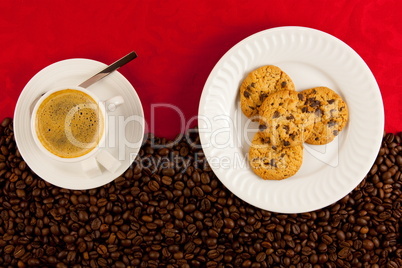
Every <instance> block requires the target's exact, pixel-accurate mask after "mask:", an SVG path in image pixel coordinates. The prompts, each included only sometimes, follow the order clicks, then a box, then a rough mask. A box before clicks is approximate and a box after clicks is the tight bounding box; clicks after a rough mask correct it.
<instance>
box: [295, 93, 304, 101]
mask: <svg viewBox="0 0 402 268" xmlns="http://www.w3.org/2000/svg"><path fill="white" fill-rule="evenodd" d="M297 97H298V98H299V100H301V101H302V100H304V95H303V94H302V93H298V94H297Z"/></svg>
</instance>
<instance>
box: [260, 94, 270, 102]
mask: <svg viewBox="0 0 402 268" xmlns="http://www.w3.org/2000/svg"><path fill="white" fill-rule="evenodd" d="M267 97H268V94H267V93H262V94H261V95H260V101H261V102H263V101H264V100H265V99H266V98H267Z"/></svg>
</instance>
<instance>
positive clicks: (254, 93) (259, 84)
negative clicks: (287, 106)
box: [240, 65, 295, 121]
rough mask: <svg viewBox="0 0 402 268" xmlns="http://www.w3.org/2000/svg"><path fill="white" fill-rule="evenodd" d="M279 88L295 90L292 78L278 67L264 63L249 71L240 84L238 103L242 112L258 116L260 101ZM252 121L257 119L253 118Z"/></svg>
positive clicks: (249, 115)
mask: <svg viewBox="0 0 402 268" xmlns="http://www.w3.org/2000/svg"><path fill="white" fill-rule="evenodd" d="M279 90H295V86H294V84H293V81H292V79H290V77H289V76H288V75H287V74H286V73H285V72H283V71H282V70H281V69H280V68H279V67H277V66H274V65H266V66H262V67H259V68H258V69H256V70H254V71H252V72H250V73H249V74H248V75H247V77H246V78H245V79H244V80H243V82H242V84H241V85H240V103H241V109H242V111H243V113H244V114H245V115H246V116H247V117H249V118H252V117H255V116H258V113H259V110H260V106H261V104H262V102H263V101H264V100H265V98H266V97H268V95H269V94H271V93H273V92H276V91H279ZM253 121H258V119H256V118H253Z"/></svg>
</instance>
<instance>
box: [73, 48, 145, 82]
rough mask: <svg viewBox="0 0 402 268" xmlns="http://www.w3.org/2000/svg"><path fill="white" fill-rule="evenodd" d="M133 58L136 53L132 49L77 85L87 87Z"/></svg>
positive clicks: (135, 56)
mask: <svg viewBox="0 0 402 268" xmlns="http://www.w3.org/2000/svg"><path fill="white" fill-rule="evenodd" d="M135 58H137V54H136V53H135V52H134V51H132V52H130V53H128V54H127V55H126V56H124V57H123V58H121V59H119V60H117V61H116V62H114V63H112V64H111V65H109V66H108V67H106V68H105V69H103V70H102V71H100V72H99V73H97V74H95V75H94V76H92V77H90V78H88V79H87V80H85V81H84V82H82V83H81V84H79V86H80V87H83V88H87V87H89V86H90V85H92V84H93V83H95V82H97V81H99V80H101V79H102V78H104V77H105V76H108V75H109V74H111V73H112V72H113V71H115V70H117V69H119V68H120V67H121V66H123V65H125V64H127V63H129V62H130V61H132V60H133V59H135Z"/></svg>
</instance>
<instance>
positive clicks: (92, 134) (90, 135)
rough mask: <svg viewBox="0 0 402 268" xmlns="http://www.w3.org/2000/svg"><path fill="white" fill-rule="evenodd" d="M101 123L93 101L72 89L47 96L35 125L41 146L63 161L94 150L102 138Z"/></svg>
mask: <svg viewBox="0 0 402 268" xmlns="http://www.w3.org/2000/svg"><path fill="white" fill-rule="evenodd" d="M66 122H67V124H66ZM103 124H104V122H103V117H102V115H101V113H100V110H99V106H98V104H97V103H96V102H95V100H94V99H93V98H92V97H91V96H89V95H88V94H86V93H84V92H81V91H78V90H73V89H66V90H61V91H57V92H55V93H52V94H50V95H49V96H48V97H47V98H46V99H45V100H44V101H43V102H42V103H41V105H40V106H39V108H38V110H37V115H36V122H35V125H36V133H37V135H38V139H39V140H40V142H41V143H42V144H43V146H44V147H45V148H46V149H47V150H48V151H49V152H51V153H53V154H55V155H57V156H59V157H63V158H73V157H79V156H82V155H85V154H87V153H89V152H90V151H91V150H93V149H94V148H95V147H96V145H97V144H98V142H99V140H100V139H101V137H102V131H103ZM65 125H68V127H69V128H70V129H65ZM69 130H71V131H69Z"/></svg>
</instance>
